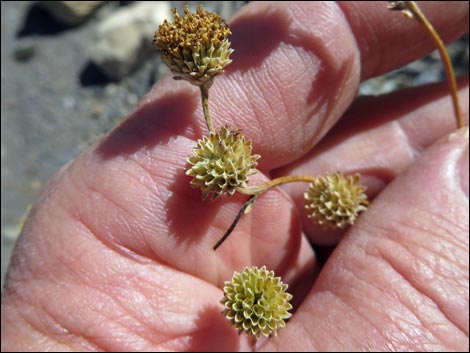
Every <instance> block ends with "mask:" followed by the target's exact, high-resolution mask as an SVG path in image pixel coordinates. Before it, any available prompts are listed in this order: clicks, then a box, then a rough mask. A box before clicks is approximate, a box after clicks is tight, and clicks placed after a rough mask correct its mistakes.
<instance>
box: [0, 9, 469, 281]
mask: <svg viewBox="0 0 470 353" xmlns="http://www.w3.org/2000/svg"><path fill="white" fill-rule="evenodd" d="M186 4H187V5H189V6H190V8H191V9H192V10H194V9H195V7H196V5H197V4H203V6H204V8H205V9H206V10H210V11H215V12H218V13H220V14H221V15H222V17H223V18H226V19H228V18H230V17H231V15H232V14H233V13H234V12H235V11H236V10H237V9H239V8H240V7H242V6H244V5H245V4H246V1H202V2H196V1H187V2H183V1H153V2H144V1H8V2H2V3H1V40H2V42H1V49H2V50H1V56H2V68H1V241H2V243H1V244H2V245H1V248H2V253H1V258H2V264H1V285H2V287H3V282H4V277H5V272H6V268H7V265H8V262H9V259H10V256H11V251H12V249H13V246H14V243H15V241H16V239H17V237H18V235H19V233H20V231H21V227H22V224H23V222H24V219H25V217H26V214H27V212H28V210H29V208H30V206H31V204H32V203H33V202H34V200H35V199H36V197H37V196H38V193H39V192H40V190H41V188H42V187H43V185H44V183H45V182H47V180H48V179H49V178H50V177H51V176H52V175H53V174H54V173H55V172H56V171H57V170H58V169H59V168H60V167H61V166H63V165H64V164H65V163H67V162H68V161H70V160H71V159H73V158H74V157H75V156H76V155H78V154H79V153H80V152H81V151H82V150H84V149H85V148H87V147H88V146H90V145H91V144H93V142H94V141H95V140H96V138H97V137H98V136H100V135H101V134H103V133H105V132H107V131H109V130H110V129H111V128H112V127H113V126H115V125H116V124H117V123H119V122H120V121H121V120H122V119H123V118H124V117H125V116H126V115H127V114H128V113H129V112H130V111H131V110H132V108H133V107H134V106H135V105H136V103H137V102H138V101H139V99H140V98H141V97H142V96H143V95H144V94H145V93H146V92H147V91H148V90H149V89H150V88H151V87H152V85H153V84H154V83H155V82H156V81H157V80H158V79H160V78H161V77H162V76H163V75H165V74H166V73H167V72H168V69H167V67H166V66H165V65H163V64H162V61H161V59H160V57H159V54H158V53H157V52H156V51H155V50H153V49H152V47H151V42H152V38H153V33H154V31H155V29H156V28H157V25H158V24H160V23H161V22H163V20H164V19H165V18H170V19H171V18H172V16H171V12H170V9H171V8H172V7H176V8H178V9H179V11H180V13H181V12H182V8H183V7H184V5H186ZM384 6H386V3H385V2H384ZM448 48H449V52H450V55H451V57H452V59H453V61H454V63H455V65H456V71H457V73H458V75H464V74H468V57H469V52H468V50H469V49H468V35H466V36H464V37H462V38H461V39H460V40H458V41H456V42H454V43H452V44H451V45H450V46H449V47H448ZM443 79H444V72H443V69H442V65H441V64H440V61H439V56H438V54H437V53H436V52H434V53H432V54H431V55H429V56H427V57H425V58H423V59H421V60H419V61H416V62H414V63H411V64H410V65H408V66H406V67H404V68H402V69H400V70H397V71H394V72H392V73H390V74H388V75H385V76H381V77H378V78H374V79H372V80H369V81H366V82H364V83H363V84H362V85H361V89H360V92H361V94H382V93H386V92H389V91H392V90H395V89H397V88H401V87H405V86H412V85H420V84H424V83H428V82H434V81H438V80H443Z"/></svg>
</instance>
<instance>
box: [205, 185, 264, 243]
mask: <svg viewBox="0 0 470 353" xmlns="http://www.w3.org/2000/svg"><path fill="white" fill-rule="evenodd" d="M258 196H259V194H254V195H251V196H250V198H249V199H248V201H247V202H245V203H244V204H243V206H242V208H241V209H240V211H238V214H237V217H235V219H234V221H233V222H232V224H231V225H230V228H229V229H228V230H227V231H226V232H225V234H224V235H223V237H222V238H220V239H219V240H218V241H217V243H215V245H214V246H213V249H214V250H217V248H218V247H219V246H221V245H222V243H223V242H224V241H225V239H227V238H228V236H229V235H230V234H231V233H232V231H233V230H234V229H235V226H236V225H237V223H238V221H239V220H240V218H241V217H242V216H243V214H244V213H245V211H246V209H247V208H248V207H250V206H251V205H253V203H254V202H255V201H256V199H257V198H258Z"/></svg>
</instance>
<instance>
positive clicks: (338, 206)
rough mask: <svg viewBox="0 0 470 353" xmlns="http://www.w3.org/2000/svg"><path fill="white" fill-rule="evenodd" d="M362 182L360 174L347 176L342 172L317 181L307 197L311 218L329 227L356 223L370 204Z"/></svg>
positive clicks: (326, 175) (310, 187)
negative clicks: (359, 215) (360, 181)
mask: <svg viewBox="0 0 470 353" xmlns="http://www.w3.org/2000/svg"><path fill="white" fill-rule="evenodd" d="M359 179H360V177H359V175H358V174H356V175H350V176H344V175H343V174H342V173H341V172H338V173H335V174H333V175H330V174H325V175H323V176H321V177H319V178H316V180H315V181H314V182H313V183H310V186H309V189H308V191H307V192H306V193H305V194H304V197H305V200H306V201H307V202H306V205H305V208H306V209H307V211H308V212H309V215H308V217H309V218H314V219H315V220H316V221H317V222H318V223H319V224H321V225H325V226H329V227H338V228H344V227H345V226H346V225H347V224H354V221H355V220H356V218H357V216H358V214H359V213H360V212H362V211H364V210H365V209H366V206H367V205H368V201H367V196H366V194H365V193H364V191H365V190H366V187H365V186H362V185H360V184H358V182H359Z"/></svg>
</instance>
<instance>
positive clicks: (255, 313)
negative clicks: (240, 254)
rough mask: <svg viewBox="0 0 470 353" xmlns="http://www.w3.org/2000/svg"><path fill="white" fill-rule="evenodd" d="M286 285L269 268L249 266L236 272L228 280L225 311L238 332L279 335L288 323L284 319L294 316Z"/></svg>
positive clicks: (252, 334) (225, 314) (223, 301)
mask: <svg viewBox="0 0 470 353" xmlns="http://www.w3.org/2000/svg"><path fill="white" fill-rule="evenodd" d="M287 287H288V286H287V284H284V283H282V281H281V278H280V277H274V272H273V271H268V270H266V267H265V266H263V267H261V268H257V267H255V266H252V267H246V268H245V269H244V270H243V272H241V273H238V272H235V273H234V275H233V278H232V280H231V281H230V282H225V286H224V298H223V299H222V300H221V303H222V304H223V305H224V307H225V310H224V311H223V312H222V314H223V315H224V316H225V317H226V318H227V319H228V320H229V322H230V324H232V325H233V326H235V328H236V329H237V330H238V332H239V333H241V332H245V333H246V334H247V335H248V336H255V337H259V336H260V335H263V336H266V337H268V336H276V334H277V331H278V330H279V329H281V328H283V327H285V326H286V323H285V321H284V320H287V319H288V318H290V317H291V314H290V313H289V310H291V309H292V305H291V304H290V303H289V301H290V300H291V299H292V295H291V294H289V293H287V292H286V290H287Z"/></svg>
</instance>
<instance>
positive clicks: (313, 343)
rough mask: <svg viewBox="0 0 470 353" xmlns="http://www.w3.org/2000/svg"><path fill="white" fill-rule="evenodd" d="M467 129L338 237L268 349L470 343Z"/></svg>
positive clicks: (463, 346)
mask: <svg viewBox="0 0 470 353" xmlns="http://www.w3.org/2000/svg"><path fill="white" fill-rule="evenodd" d="M468 158H469V157H468V128H466V129H462V130H460V131H459V132H458V133H454V134H452V135H451V136H446V137H445V138H444V139H443V140H441V141H440V142H438V143H436V144H435V145H433V146H432V147H430V148H429V150H427V151H426V152H425V153H424V154H423V155H422V156H420V157H419V159H418V160H417V161H416V163H415V164H413V165H412V166H411V167H410V169H408V170H407V171H406V172H405V173H403V174H402V175H400V176H399V177H398V178H397V179H396V180H394V181H393V182H392V183H391V184H390V185H389V186H388V187H387V188H386V189H385V190H384V191H383V192H382V193H381V194H380V195H379V196H378V197H377V198H376V200H374V202H373V203H372V205H371V206H370V209H369V210H368V212H367V213H365V214H364V216H363V217H362V218H361V219H360V220H359V222H358V224H357V225H356V226H355V227H354V228H352V229H351V230H350V232H348V234H347V235H346V237H345V238H344V239H343V241H342V242H340V244H339V245H338V247H337V248H336V250H335V251H334V253H333V254H332V256H331V257H330V259H329V261H328V263H327V264H326V266H325V267H324V269H323V271H322V273H321V274H320V276H319V278H318V281H317V282H316V284H315V286H314V289H313V290H312V292H311V293H310V294H309V297H308V298H307V299H306V300H305V301H304V303H303V304H302V306H301V307H300V308H299V310H298V311H297V312H296V314H295V315H294V317H293V318H292V320H291V321H290V322H289V323H288V325H287V328H286V329H285V330H284V331H283V332H281V333H280V337H278V339H277V340H272V341H270V343H269V344H268V345H266V346H265V347H263V348H265V349H266V350H269V349H271V350H273V349H274V350H275V349H279V350H285V349H289V350H302V349H303V348H305V346H306V345H310V347H311V349H314V350H320V351H341V350H344V349H348V350H358V351H362V350H373V351H376V350H378V351H381V350H392V351H399V350H406V351H410V350H411V351H421V350H439V351H444V350H455V351H461V350H463V351H467V350H468V324H469V317H468V306H469V302H468V293H469V285H468V271H469V267H468V266H469V265H468V264H469V252H468V249H469V238H468V231H469V229H468V227H469V222H468V212H469V203H468Z"/></svg>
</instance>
